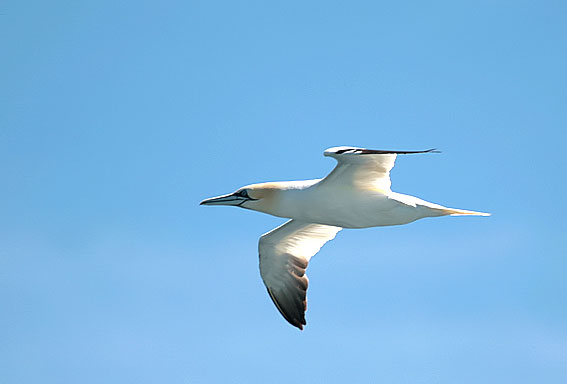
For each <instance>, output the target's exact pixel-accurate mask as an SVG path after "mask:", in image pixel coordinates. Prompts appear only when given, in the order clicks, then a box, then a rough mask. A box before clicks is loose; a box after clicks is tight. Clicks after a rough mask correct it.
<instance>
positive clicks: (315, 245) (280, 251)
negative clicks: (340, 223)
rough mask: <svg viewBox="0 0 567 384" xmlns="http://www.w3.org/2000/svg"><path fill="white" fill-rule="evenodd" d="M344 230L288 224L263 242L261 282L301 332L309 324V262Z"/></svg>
mask: <svg viewBox="0 0 567 384" xmlns="http://www.w3.org/2000/svg"><path fill="white" fill-rule="evenodd" d="M341 229H342V228H340V227H333V226H330V225H321V224H312V223H305V222H301V221H298V220H289V221H288V222H286V223H285V224H283V225H281V226H279V227H277V228H275V229H274V230H272V231H270V232H268V233H266V234H264V235H262V237H261V238H260V242H259V243H258V251H259V254H260V274H261V276H262V280H263V281H264V284H265V285H266V288H267V289H268V293H269V295H270V297H271V299H272V301H273V302H274V304H275V305H276V308H277V309H278V311H280V313H281V314H282V316H283V317H284V318H285V319H286V320H287V321H288V322H289V323H290V324H292V325H294V326H296V327H297V328H299V329H303V326H304V325H305V324H306V322H305V311H306V310H307V287H308V285H309V279H308V278H307V275H306V274H305V270H306V269H307V265H308V264H309V260H310V259H311V257H312V256H313V255H315V254H316V253H317V252H319V250H320V249H321V247H322V246H323V245H324V244H325V243H326V242H327V241H329V240H332V239H333V238H334V237H335V235H336V234H337V233H338V232H339V231H340V230H341Z"/></svg>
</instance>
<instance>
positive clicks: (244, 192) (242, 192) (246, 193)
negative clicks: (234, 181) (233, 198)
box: [237, 189, 248, 197]
mask: <svg viewBox="0 0 567 384" xmlns="http://www.w3.org/2000/svg"><path fill="white" fill-rule="evenodd" d="M237 195H238V196H240V197H248V191H246V189H243V190H242V191H240V192H238V193H237Z"/></svg>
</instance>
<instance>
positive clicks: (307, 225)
mask: <svg viewBox="0 0 567 384" xmlns="http://www.w3.org/2000/svg"><path fill="white" fill-rule="evenodd" d="M434 151H435V150H433V149H429V150H426V151H384V150H372V149H363V148H354V147H334V148H329V149H327V150H326V151H325V153H324V154H325V156H330V157H333V158H334V159H335V160H337V162H338V164H337V166H336V167H335V169H333V171H332V172H331V173H330V174H328V175H327V177H325V178H323V179H315V180H302V181H280V182H270V183H260V184H251V185H247V186H245V187H242V188H239V189H238V190H237V191H236V192H234V193H230V194H227V195H222V196H218V197H213V198H210V199H206V200H203V201H202V202H201V204H202V205H233V206H237V207H242V208H246V209H252V210H255V211H260V212H264V213H268V214H270V215H274V216H278V217H285V218H288V219H291V220H288V221H287V222H286V223H284V224H283V225H281V226H279V227H277V228H275V229H273V230H272V231H270V232H268V233H265V234H263V235H262V236H261V237H260V241H259V243H258V251H259V253H260V274H261V276H262V280H263V281H264V284H265V285H266V288H267V289H268V293H269V294H270V297H271V298H272V300H273V302H274V304H275V305H276V307H277V308H278V310H279V311H280V313H281V314H282V315H283V317H284V318H285V319H286V320H287V321H288V322H289V323H290V324H292V325H294V326H296V327H297V328H299V329H303V326H304V325H305V324H306V322H305V310H306V308H307V299H306V295H307V285H308V279H307V276H306V275H305V270H306V268H307V264H308V263H309V260H310V259H311V257H312V256H313V255H315V254H316V253H317V252H319V250H320V249H321V247H322V246H323V245H324V244H325V243H326V242H327V241H329V240H332V239H333V238H334V237H335V235H336V234H337V233H338V232H339V231H340V230H341V229H343V228H367V227H379V226H386V225H400V224H407V223H411V222H412V221H415V220H418V219H422V218H425V217H437V216H447V215H449V216H457V215H475V216H489V215H490V214H488V213H483V212H474V211H467V210H464V209H454V208H447V207H443V206H441V205H438V204H433V203H430V202H427V201H424V200H421V199H418V198H417V197H413V196H409V195H403V194H401V193H396V192H392V190H391V189H390V185H391V182H390V170H391V169H392V168H393V167H394V161H395V160H396V156H397V155H398V154H411V153H427V152H434Z"/></svg>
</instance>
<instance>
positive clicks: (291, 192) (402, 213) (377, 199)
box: [258, 179, 454, 228]
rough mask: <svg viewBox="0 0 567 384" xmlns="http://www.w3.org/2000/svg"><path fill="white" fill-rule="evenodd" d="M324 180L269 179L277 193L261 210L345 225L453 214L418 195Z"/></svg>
mask: <svg viewBox="0 0 567 384" xmlns="http://www.w3.org/2000/svg"><path fill="white" fill-rule="evenodd" d="M323 180H324V179H316V180H304V181H282V182H272V183H267V184H269V185H270V186H271V187H274V188H276V189H275V192H274V193H276V194H277V197H276V198H275V199H274V203H273V204H271V205H270V206H269V209H266V210H265V211H264V210H263V209H259V211H262V212H264V213H268V214H271V215H273V216H278V217H284V218H289V219H296V220H301V221H304V222H307V223H317V224H326V225H333V226H337V227H342V228H369V227H381V226H388V225H400V224H407V223H411V222H412V221H415V220H418V219H421V218H424V217H434V216H444V215H447V214H451V213H449V212H448V211H447V208H445V207H442V206H440V205H437V204H433V203H429V202H427V201H424V200H421V199H418V198H417V197H413V196H409V195H403V194H401V193H396V192H392V191H380V190H373V189H364V190H361V189H357V188H353V187H351V186H341V187H335V186H329V185H328V184H325V183H324V182H322V181H323ZM258 185H262V184H258ZM453 213H454V212H453Z"/></svg>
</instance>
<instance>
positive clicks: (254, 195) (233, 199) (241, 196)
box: [200, 183, 280, 213]
mask: <svg viewBox="0 0 567 384" xmlns="http://www.w3.org/2000/svg"><path fill="white" fill-rule="evenodd" d="M279 190H280V187H279V186H278V185H277V183H261V184H251V185H247V186H245V187H242V188H238V189H237V190H236V191H235V192H233V193H229V194H227V195H221V196H217V197H211V198H209V199H205V200H203V201H201V203H200V205H233V206H235V207H241V208H247V209H252V210H255V211H260V212H267V213H270V212H271V210H272V208H273V206H274V203H275V199H276V195H277V194H278V191H279Z"/></svg>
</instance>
